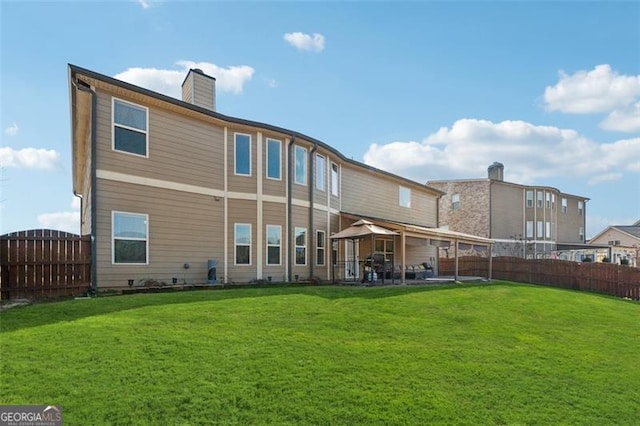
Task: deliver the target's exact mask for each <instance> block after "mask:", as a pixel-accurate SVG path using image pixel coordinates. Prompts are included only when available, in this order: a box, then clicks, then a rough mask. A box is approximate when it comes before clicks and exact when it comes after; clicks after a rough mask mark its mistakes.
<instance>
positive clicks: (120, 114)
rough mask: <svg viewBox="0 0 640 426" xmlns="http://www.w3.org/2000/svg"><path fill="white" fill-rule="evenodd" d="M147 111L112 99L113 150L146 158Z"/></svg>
mask: <svg viewBox="0 0 640 426" xmlns="http://www.w3.org/2000/svg"><path fill="white" fill-rule="evenodd" d="M147 119H148V109H147V108H145V107H142V106H139V105H135V104H132V103H129V102H125V101H121V100H119V99H115V98H113V149H114V150H115V151H122V152H128V153H130V154H136V155H141V156H143V157H147V146H148V138H147V136H148V135H147Z"/></svg>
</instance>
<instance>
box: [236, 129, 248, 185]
mask: <svg viewBox="0 0 640 426" xmlns="http://www.w3.org/2000/svg"><path fill="white" fill-rule="evenodd" d="M235 145H236V147H235V164H236V169H235V173H236V174H237V175H240V176H251V136H250V135H245V134H242V133H236V134H235Z"/></svg>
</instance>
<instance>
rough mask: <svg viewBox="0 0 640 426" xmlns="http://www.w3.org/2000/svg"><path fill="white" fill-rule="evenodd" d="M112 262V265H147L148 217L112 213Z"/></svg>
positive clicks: (144, 215) (135, 214)
mask: <svg viewBox="0 0 640 426" xmlns="http://www.w3.org/2000/svg"><path fill="white" fill-rule="evenodd" d="M111 220H112V227H111V229H112V244H111V247H112V262H113V263H114V264H124V265H127V264H143V265H146V264H148V263H149V257H148V251H149V250H148V248H149V247H148V243H149V239H148V236H149V216H148V215H146V214H137V213H124V212H113V213H112V217H111Z"/></svg>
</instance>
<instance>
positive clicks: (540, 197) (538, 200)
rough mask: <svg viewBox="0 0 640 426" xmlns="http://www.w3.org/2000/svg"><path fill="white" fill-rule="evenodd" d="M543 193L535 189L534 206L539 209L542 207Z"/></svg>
mask: <svg viewBox="0 0 640 426" xmlns="http://www.w3.org/2000/svg"><path fill="white" fill-rule="evenodd" d="M543 199H544V195H543V194H542V191H536V206H537V207H538V208H539V209H541V208H543V207H544V201H543Z"/></svg>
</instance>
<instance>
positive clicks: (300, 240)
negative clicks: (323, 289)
mask: <svg viewBox="0 0 640 426" xmlns="http://www.w3.org/2000/svg"><path fill="white" fill-rule="evenodd" d="M295 235H296V265H306V264H307V228H297V227H296V229H295Z"/></svg>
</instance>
